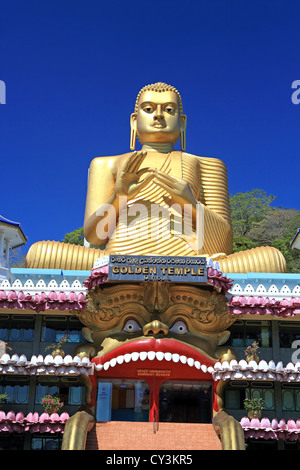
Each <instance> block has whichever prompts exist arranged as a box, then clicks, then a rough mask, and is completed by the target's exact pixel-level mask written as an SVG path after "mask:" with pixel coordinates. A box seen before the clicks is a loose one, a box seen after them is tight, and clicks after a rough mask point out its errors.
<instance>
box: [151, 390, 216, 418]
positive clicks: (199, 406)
mask: <svg viewBox="0 0 300 470" xmlns="http://www.w3.org/2000/svg"><path fill="white" fill-rule="evenodd" d="M211 420H212V387H211V385H210V384H209V383H205V382H177V381H169V382H164V383H163V384H162V385H161V387H160V392H159V421H160V422H168V421H169V422H173V423H211Z"/></svg>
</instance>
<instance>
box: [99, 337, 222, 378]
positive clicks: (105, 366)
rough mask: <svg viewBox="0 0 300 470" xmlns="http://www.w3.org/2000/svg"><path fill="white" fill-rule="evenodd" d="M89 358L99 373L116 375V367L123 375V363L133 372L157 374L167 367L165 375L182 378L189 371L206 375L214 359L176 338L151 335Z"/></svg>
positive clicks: (136, 373)
mask: <svg viewBox="0 0 300 470" xmlns="http://www.w3.org/2000/svg"><path fill="white" fill-rule="evenodd" d="M92 362H94V364H95V368H96V371H98V373H99V372H100V375H101V376H103V375H104V376H105V375H106V372H107V373H109V375H110V376H111V375H112V374H116V375H117V376H118V375H119V374H118V372H119V369H120V373H122V375H124V373H126V370H125V369H124V367H125V368H126V369H128V370H129V369H130V370H131V372H132V373H133V375H136V376H141V375H147V373H146V371H148V373H149V371H150V372H151V371H156V374H157V375H160V374H159V373H160V371H161V374H162V375H165V374H164V371H168V372H169V373H168V374H166V375H168V376H169V377H170V378H171V377H172V376H173V375H174V374H175V375H176V376H178V375H180V376H181V375H182V376H183V377H185V378H186V379H188V377H189V375H192V376H193V378H195V375H196V376H197V375H199V376H202V377H203V374H205V375H206V374H207V375H210V374H211V373H212V372H213V365H214V363H215V361H213V360H212V359H209V358H207V357H205V356H204V355H203V354H201V353H200V352H198V351H197V350H195V349H193V348H192V347H190V346H188V345H187V344H184V343H182V342H180V341H176V340H169V339H155V338H149V339H141V340H134V341H130V342H128V343H126V344H123V345H121V346H119V347H117V348H115V349H113V350H112V351H110V352H109V353H107V354H105V355H104V356H102V357H100V358H99V357H98V358H94V359H93V360H92ZM126 366H127V367H126ZM189 372H190V373H189ZM199 378H200V377H199Z"/></svg>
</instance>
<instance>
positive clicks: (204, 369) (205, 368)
mask: <svg viewBox="0 0 300 470" xmlns="http://www.w3.org/2000/svg"><path fill="white" fill-rule="evenodd" d="M201 370H203V372H207V366H206V365H205V364H202V366H201Z"/></svg>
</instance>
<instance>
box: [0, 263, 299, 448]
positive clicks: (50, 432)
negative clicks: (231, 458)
mask: <svg viewBox="0 0 300 470" xmlns="http://www.w3.org/2000/svg"><path fill="white" fill-rule="evenodd" d="M10 272H11V276H9V278H8V279H6V280H3V281H2V283H1V285H0V325H1V326H0V335H1V338H0V339H1V341H2V342H3V344H4V351H2V353H3V354H2V356H1V358H0V374H1V375H0V387H1V389H0V391H1V394H2V395H1V394H0V396H3V395H6V396H7V398H6V399H5V400H2V403H1V411H0V447H1V449H60V448H61V447H62V442H63V436H64V430H65V427H66V424H67V423H68V421H69V420H70V418H71V417H72V416H73V415H75V414H76V412H77V410H78V409H84V405H85V380H83V379H84V378H87V377H92V376H95V372H96V380H97V382H98V387H97V398H96V407H95V410H96V416H95V422H94V423H93V427H91V425H90V423H89V426H86V433H87V437H86V448H88V449H93V448H99V449H101V448H103V449H111V448H114V449H119V445H123V446H124V445H125V446H126V444H124V442H123V443H122V442H120V441H119V442H118V441H116V440H112V437H111V436H112V435H113V429H114V428H112V431H111V430H110V428H109V426H113V424H114V422H116V424H117V425H120V424H121V425H123V426H125V425H127V426H128V427H127V428H125V429H127V431H128V429H130V425H131V423H135V425H140V426H142V425H145V424H146V423H147V424H148V425H149V426H151V427H150V428H149V426H148V428H147V429H148V431H149V429H150V431H149V432H150V436H148V437H147V433H145V436H146V437H145V439H146V441H147V442H145V443H143V442H142V441H140V442H139V446H140V447H138V448H140V449H143V448H144V447H143V445H145V446H149V442H152V445H153V446H154V447H150V448H153V449H159V448H165V449H167V448H168V447H167V446H166V447H159V442H161V443H163V442H164V439H163V436H166V432H165V428H164V426H168V425H170V423H172V432H174V435H176V426H174V424H175V423H177V425H178V426H179V427H178V432H179V433H180V435H181V436H182V435H184V428H182V426H184V424H185V425H186V426H194V428H192V429H194V430H196V431H197V432H198V435H197V439H195V441H196V442H197V445H196V447H193V448H195V449H196V448H198V447H199V448H200V449H201V448H203V446H204V448H205V445H209V446H210V447H212V448H215V449H219V450H220V449H221V448H222V434H221V433H219V434H218V433H217V430H218V426H217V425H216V424H214V420H213V409H214V407H215V403H214V401H215V398H214V395H215V390H216V387H217V384H219V383H220V381H224V384H225V390H224V410H226V412H227V413H228V414H229V415H230V416H232V417H233V418H234V419H235V420H236V421H237V422H238V423H240V426H241V429H242V431H243V436H244V442H245V448H246V450H247V449H251V450H252V449H261V448H263V449H283V450H285V449H286V450H289V449H298V448H299V437H298V436H299V435H300V419H299V411H300V410H299V407H300V337H299V336H300V330H299V321H298V315H299V314H300V285H299V280H300V276H299V275H298V274H268V273H264V274H262V273H260V274H259V273H246V274H236V273H235V274H234V275H232V274H231V273H226V275H225V274H223V273H221V272H220V271H219V270H218V269H216V267H214V266H213V264H211V266H210V267H209V275H208V282H209V283H210V285H212V286H214V288H215V289H218V290H220V289H222V288H224V290H225V291H227V297H228V308H229V313H230V315H231V316H232V318H233V319H234V322H233V323H232V325H231V326H230V328H229V330H230V333H231V335H230V337H229V339H228V341H227V343H226V345H228V346H230V347H232V348H233V349H234V351H235V352H236V359H234V360H233V359H232V360H229V361H223V362H222V363H221V362H218V361H215V362H214V363H210V364H209V362H208V361H207V363H206V364H201V363H197V361H194V360H193V359H192V358H190V357H187V355H185V349H184V347H183V348H182V351H181V354H180V351H179V353H178V354H177V356H178V357H177V356H176V353H172V355H171V354H168V351H157V352H153V353H152V354H153V357H152V356H150V352H148V357H147V358H146V359H144V358H143V357H142V354H143V352H142V351H138V350H137V351H132V352H131V353H127V356H126V354H125V355H124V357H123V358H122V360H121V356H120V355H119V356H118V357H117V358H116V359H115V361H110V362H109V361H106V362H105V363H104V364H102V365H100V364H97V363H96V362H92V361H90V360H89V359H87V358H85V357H80V356H78V355H76V354H75V353H74V351H75V350H76V346H77V345H78V344H80V343H82V342H83V343H84V342H85V340H84V338H83V337H82V328H83V326H84V325H83V324H82V323H81V322H80V320H79V318H80V312H81V313H83V312H84V311H85V309H86V304H87V298H88V295H89V292H90V291H92V290H95V289H97V288H98V287H99V286H102V287H103V285H105V283H107V282H108V281H107V279H106V278H107V275H106V272H105V270H103V267H101V266H100V267H99V266H96V267H95V268H94V269H93V270H92V272H90V271H76V272H74V271H62V270H58V269H53V270H51V269H29V268H22V269H21V268H15V269H13V268H11V269H10ZM228 280H230V282H228ZM227 289H228V290H227ZM179 293H180V292H179ZM194 302H195V300H194ZM65 335H68V336H69V340H68V342H66V343H65V344H64V345H63V350H64V353H65V355H64V357H62V356H61V355H59V356H56V357H52V355H51V352H47V351H46V348H47V346H49V345H51V344H53V343H55V342H59V339H60V338H61V337H64V336H65ZM256 341H258V342H259V350H258V351H259V360H258V361H254V360H252V361H250V362H247V361H246V357H245V350H246V348H247V347H248V346H251V345H252V344H253V343H254V342H256ZM10 348H11V349H10ZM5 349H6V350H5ZM144 354H145V355H146V353H144ZM138 356H139V357H138ZM169 356H170V357H169ZM108 359H109V358H108ZM118 361H119V362H120V365H119V366H118ZM180 361H182V362H181V364H180V367H178V362H179V363H180ZM114 362H115V364H114ZM122 362H124V364H125V363H126V367H124V366H123V365H122V364H121V363H122ZM146 363H147V366H148V365H149V364H151V367H147V368H146V367H145V366H144V365H145V364H146ZM174 366H176V367H175V369H177V371H176V372H175V370H174V373H173V371H172V369H173V368H174ZM118 367H119V369H118ZM146 369H147V370H148V372H146ZM124 371H125V372H124ZM153 371H155V372H154V373H155V374H156V375H155V377H154V376H153ZM101 372H102V373H101ZM151 372H152V375H151ZM147 374H148V375H147ZM176 377H177V378H176ZM185 378H188V379H185ZM155 382H157V383H158V385H159V390H157V387H156V384H155ZM47 394H50V395H55V394H59V396H60V398H61V401H63V403H64V406H63V408H62V409H61V410H60V411H58V412H57V413H50V414H48V413H46V412H45V410H44V407H43V406H42V404H41V400H42V398H43V397H44V396H46V395H47ZM153 394H155V395H156V397H154V399H153V397H152V395H153ZM245 398H261V399H263V401H264V406H263V411H262V414H261V416H260V417H259V418H252V419H249V418H248V416H247V411H246V410H245V409H244V406H243V402H244V399H245ZM155 410H157V416H156V417H155ZM155 418H156V422H155ZM208 425H209V426H210V427H211V429H210V431H211V432H212V433H215V437H216V438H215V440H213V439H211V441H210V440H209V439H207V438H206V439H203V436H202V438H201V429H205V426H208ZM105 426H107V429H108V432H106V431H105ZM180 426H181V427H180ZM201 426H202V427H203V428H201ZM90 428H91V429H90ZM124 432H125V431H124ZM205 432H206V433H207V431H205ZM111 433H112V434H111ZM101 436H102V437H103V445H104V447H101ZM105 436H106V437H105ZM206 437H207V434H206ZM148 441H149V442H148ZM109 443H110V444H109ZM108 444H109V445H111V446H112V447H109V445H108ZM131 444H132V442H131ZM189 444H190V439H189V438H187V440H186V442H183V443H182V441H181V447H180V445H179V447H176V442H175V444H174V443H173V444H172V443H170V446H169V448H170V449H176V448H181V449H189V448H190V447H189ZM105 445H106V447H105ZM127 445H129V448H131V447H132V446H130V443H128V436H127ZM161 445H163V444H161ZM164 445H166V444H164ZM191 445H194V446H195V443H192V444H191ZM155 446H156V447H155ZM173 446H174V447H173ZM177 446H178V444H177ZM121 448H122V447H121ZM123 448H124V447H123ZM125 448H126V447H125ZM145 448H149V447H145Z"/></svg>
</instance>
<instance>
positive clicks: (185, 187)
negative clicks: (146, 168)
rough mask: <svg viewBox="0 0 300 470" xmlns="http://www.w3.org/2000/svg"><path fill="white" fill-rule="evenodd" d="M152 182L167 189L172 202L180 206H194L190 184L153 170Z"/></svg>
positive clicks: (194, 201) (194, 200)
mask: <svg viewBox="0 0 300 470" xmlns="http://www.w3.org/2000/svg"><path fill="white" fill-rule="evenodd" d="M153 182H154V183H156V184H157V185H158V186H160V187H161V188H163V189H164V190H165V191H167V192H168V193H169V194H170V196H171V200H172V204H179V205H180V206H181V207H182V208H184V206H185V205H186V204H189V205H192V206H193V208H195V207H196V204H197V201H196V199H195V197H194V195H193V193H192V190H191V187H190V185H189V184H188V183H187V182H186V181H185V180H182V179H177V178H174V176H171V175H166V174H165V173H163V172H161V171H159V170H155V171H154V179H153Z"/></svg>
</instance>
